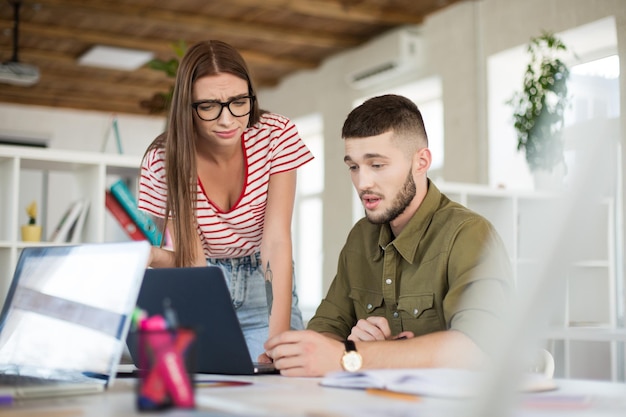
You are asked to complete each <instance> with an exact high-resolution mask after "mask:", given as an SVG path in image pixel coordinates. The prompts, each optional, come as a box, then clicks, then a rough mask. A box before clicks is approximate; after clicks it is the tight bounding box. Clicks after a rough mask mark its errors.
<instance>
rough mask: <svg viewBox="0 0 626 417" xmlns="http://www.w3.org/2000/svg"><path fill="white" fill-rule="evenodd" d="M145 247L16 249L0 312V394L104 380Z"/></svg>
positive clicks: (100, 384) (62, 390) (60, 390)
mask: <svg viewBox="0 0 626 417" xmlns="http://www.w3.org/2000/svg"><path fill="white" fill-rule="evenodd" d="M149 254H150V245H149V244H148V243H147V242H144V241H135V242H124V243H100V244H84V245H74V246H46V247H26V248H23V249H22V251H21V253H20V257H19V259H18V262H17V266H16V269H15V273H14V275H13V280H12V283H11V286H10V287H9V291H8V293H7V296H6V299H5V302H4V305H3V307H2V312H1V313H0V396H1V397H3V398H5V399H6V398H13V399H22V398H41V397H50V396H61V395H73V394H85V393H95V392H100V391H104V390H105V389H106V388H107V387H109V386H111V385H112V384H113V379H114V376H115V373H116V369H117V366H118V364H119V360H120V356H121V355H122V351H123V349H124V342H125V340H126V334H127V332H128V329H129V326H130V316H131V314H132V311H133V309H134V307H135V303H136V300H137V295H138V293H139V288H140V287H141V281H142V278H143V275H144V272H145V269H146V265H147V263H148V258H149Z"/></svg>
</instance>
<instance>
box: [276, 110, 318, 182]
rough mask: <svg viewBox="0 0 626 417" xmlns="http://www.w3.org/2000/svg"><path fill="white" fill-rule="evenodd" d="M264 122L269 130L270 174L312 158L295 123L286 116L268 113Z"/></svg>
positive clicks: (298, 165)
mask: <svg viewBox="0 0 626 417" xmlns="http://www.w3.org/2000/svg"><path fill="white" fill-rule="evenodd" d="M265 123H266V125H267V128H268V129H269V130H270V134H269V136H270V138H271V139H270V141H271V142H270V149H271V153H272V156H271V161H272V162H271V166H270V175H271V174H278V173H280V172H286V171H291V170H293V169H296V168H298V167H300V166H302V165H304V164H306V163H307V162H309V161H310V160H312V159H313V154H312V153H311V151H309V148H307V146H306V145H305V144H304V141H303V140H302V138H301V137H300V134H299V133H298V129H297V128H296V125H295V124H294V123H293V122H292V121H291V120H289V119H288V118H286V117H283V116H280V115H277V114H271V113H270V114H268V115H266V117H265Z"/></svg>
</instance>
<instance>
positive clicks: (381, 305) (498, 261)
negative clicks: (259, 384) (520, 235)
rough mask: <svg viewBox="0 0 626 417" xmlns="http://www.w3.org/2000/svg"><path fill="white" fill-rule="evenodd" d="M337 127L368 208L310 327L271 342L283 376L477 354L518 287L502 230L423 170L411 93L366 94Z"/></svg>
mask: <svg viewBox="0 0 626 417" xmlns="http://www.w3.org/2000/svg"><path fill="white" fill-rule="evenodd" d="M342 137H343V138H344V140H345V151H346V153H345V157H344V161H345V163H346V165H347V166H348V168H349V170H350V175H351V177H352V182H353V184H354V187H355V188H356V191H357V193H358V194H359V196H360V198H361V202H362V203H363V207H364V209H365V218H364V219H361V220H360V221H359V222H358V223H357V224H356V225H355V226H354V227H353V228H352V230H351V232H350V234H349V235H348V238H347V241H346V244H345V246H344V247H343V250H342V251H341V254H340V257H339V264H338V268H337V275H336V277H335V279H334V281H333V283H332V284H331V286H330V289H329V290H328V294H327V295H326V298H325V299H324V300H323V301H322V303H321V304H320V306H319V307H318V309H317V312H316V314H315V316H314V317H313V318H312V319H311V321H310V322H309V325H308V330H305V331H289V332H285V333H282V334H279V335H277V336H274V337H272V338H270V339H269V340H268V341H267V342H266V344H265V349H266V352H267V354H268V355H269V356H270V357H271V358H272V359H273V360H274V363H275V365H276V367H277V368H278V369H280V370H281V373H282V374H283V375H288V376H321V375H324V374H325V373H327V372H329V371H336V370H341V369H342V368H343V369H345V370H349V371H356V370H358V369H360V368H361V367H362V368H406V367H472V366H478V365H479V364H480V363H482V361H483V360H484V359H485V357H486V355H488V353H489V347H490V345H491V344H492V342H490V340H492V339H490V337H492V335H493V333H494V332H497V329H498V326H501V325H502V313H503V312H504V311H505V308H506V305H507V300H508V296H509V294H510V291H511V283H512V281H511V272H510V264H509V257H508V255H507V253H506V250H505V248H504V245H503V243H502V241H501V239H500V237H499V236H498V234H497V232H496V231H495V229H494V228H493V226H492V225H491V224H490V223H489V222H488V221H487V220H486V219H484V218H483V217H481V216H480V215H478V214H476V213H474V212H472V211H470V210H468V209H467V208H465V207H463V206H461V205H459V204H457V203H454V202H452V201H450V200H449V199H448V198H447V197H446V196H445V195H443V194H442V193H441V192H440V191H439V190H438V189H437V187H436V186H435V185H434V184H433V183H432V182H431V181H430V180H429V179H428V177H427V173H428V169H429V167H430V164H431V154H430V150H429V149H428V138H427V136H426V130H425V128H424V123H423V120H422V116H421V113H420V111H419V110H418V108H417V106H416V105H415V104H414V103H412V102H411V101H410V100H408V99H406V98H404V97H401V96H396V95H385V96H380V97H375V98H372V99H370V100H368V101H366V102H365V103H363V104H362V105H361V106H359V107H357V108H356V109H354V110H353V111H352V112H351V113H350V114H349V115H348V117H347V119H346V121H345V123H344V126H343V129H342ZM401 339H402V340H401Z"/></svg>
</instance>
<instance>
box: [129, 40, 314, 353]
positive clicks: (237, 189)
mask: <svg viewBox="0 0 626 417" xmlns="http://www.w3.org/2000/svg"><path fill="white" fill-rule="evenodd" d="M311 159H313V155H312V154H311V153H310V151H309V150H308V149H307V147H306V146H305V144H304V142H303V141H302V139H301V138H300V136H299V134H298V131H297V129H296V127H295V125H294V124H293V123H292V122H291V121H290V120H289V119H287V118H286V117H284V116H281V115H278V114H273V113H269V112H265V111H262V110H260V107H259V103H258V100H257V97H256V92H255V89H254V84H253V82H252V80H251V78H250V75H249V71H248V68H247V65H246V63H245V61H244V60H243V58H242V57H241V55H240V54H239V53H238V52H237V50H235V49H234V48H233V47H231V46H230V45H228V44H226V43H224V42H220V41H215V40H211V41H205V42H200V43H197V44H195V45H194V46H192V47H191V48H190V49H189V50H188V51H187V53H186V54H185V56H184V57H183V59H182V60H181V63H180V66H179V68H178V72H177V76H176V81H175V86H174V94H173V97H172V102H171V107H170V113H169V120H168V126H167V130H166V132H165V133H163V134H162V135H160V136H159V137H157V138H156V139H155V140H154V142H153V143H152V144H151V145H150V146H149V147H148V150H147V151H146V155H145V157H144V159H143V163H142V167H141V177H140V182H139V207H140V209H142V210H144V211H146V212H148V213H150V214H151V215H154V216H156V217H158V218H161V219H163V221H164V222H165V225H166V227H167V229H168V230H169V231H170V234H171V237H172V247H173V250H171V251H170V250H167V249H163V248H158V247H153V248H152V254H151V261H150V266H152V267H155V268H158V267H185V266H204V265H217V266H219V267H221V268H222V270H223V271H224V274H225V276H226V280H227V283H228V285H229V287H230V291H231V296H232V299H233V300H232V301H233V304H234V306H235V308H236V309H237V314H238V317H239V320H240V322H241V326H242V329H243V332H244V336H245V337H246V342H247V343H248V347H249V349H250V354H251V356H252V358H253V359H255V360H259V361H262V362H267V361H270V359H269V358H268V357H267V356H266V355H265V353H264V349H263V343H264V342H265V340H266V339H267V338H268V336H269V337H271V336H273V335H277V334H279V333H281V332H283V331H286V330H289V329H290V328H291V329H301V328H302V327H303V324H302V317H301V313H300V310H299V309H298V305H297V303H298V299H297V295H296V292H295V282H294V276H293V262H292V247H291V218H292V211H293V204H294V196H295V188H296V171H295V170H296V168H298V167H299V166H301V165H303V164H305V163H306V162H308V161H310V160H311ZM266 280H267V281H268V282H271V286H267V287H266ZM266 289H267V290H269V293H266ZM268 312H269V314H268Z"/></svg>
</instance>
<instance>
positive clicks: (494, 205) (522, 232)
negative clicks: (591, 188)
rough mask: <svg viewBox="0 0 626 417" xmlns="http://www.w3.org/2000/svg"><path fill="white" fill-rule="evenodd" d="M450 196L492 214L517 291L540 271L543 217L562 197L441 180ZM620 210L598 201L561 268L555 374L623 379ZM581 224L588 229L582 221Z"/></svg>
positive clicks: (553, 341) (549, 340)
mask: <svg viewBox="0 0 626 417" xmlns="http://www.w3.org/2000/svg"><path fill="white" fill-rule="evenodd" d="M437 186H438V188H439V189H440V190H441V191H442V192H443V193H445V194H446V195H447V196H448V197H449V198H450V199H452V200H454V201H457V202H459V203H461V204H463V205H465V206H466V207H468V208H470V209H471V210H473V211H476V212H477V213H479V214H481V215H483V216H485V217H486V218H487V219H488V220H489V221H490V222H491V223H492V224H493V225H494V227H495V228H496V229H497V230H498V233H499V234H500V236H501V237H502V239H503V241H504V244H505V246H506V248H507V250H508V253H509V255H510V257H511V264H512V267H513V274H514V281H515V284H516V286H517V287H518V288H520V289H521V288H522V287H523V286H524V278H525V277H531V276H533V275H532V274H533V273H535V272H536V267H537V260H538V259H539V258H540V257H541V256H542V255H543V256H545V254H541V253H537V250H536V248H537V247H541V245H537V244H536V243H537V240H536V239H542V238H543V236H544V234H543V233H542V232H543V231H542V230H538V229H539V228H540V227H541V226H540V225H541V222H537V219H539V218H541V216H544V217H545V216H546V215H547V213H550V212H551V210H554V209H555V207H556V205H555V204H554V203H555V201H556V198H557V196H555V195H553V194H548V193H541V192H534V191H514V190H506V189H494V188H489V187H486V186H480V185H467V184H453V183H437ZM615 216H616V210H615V204H614V199H613V198H605V199H604V200H602V201H600V202H598V207H597V210H596V211H595V212H594V216H593V218H591V219H588V224H586V225H585V227H586V229H585V237H586V238H585V239H583V240H582V241H581V242H576V244H575V245H573V247H575V248H576V249H575V251H576V252H575V254H574V258H575V259H576V261H575V262H574V263H573V264H571V265H564V266H563V268H562V270H563V274H565V275H564V277H562V278H563V282H565V288H564V289H563V291H562V294H561V297H560V298H555V299H554V305H555V308H554V314H553V316H552V317H550V318H549V326H548V327H549V331H548V333H547V335H546V338H545V344H546V348H548V350H550V351H551V353H552V354H553V355H554V357H555V362H556V365H557V369H556V376H560V377H568V378H569V377H571V378H591V379H603V380H613V381H616V380H623V379H624V372H625V370H624V362H625V361H624V342H626V330H625V329H624V328H623V327H621V323H620V317H621V314H622V313H621V312H619V307H618V306H620V305H623V302H622V301H623V300H621V299H619V298H618V297H623V295H622V294H619V293H618V291H617V288H619V286H618V285H617V284H618V281H617V280H618V279H620V278H619V277H618V276H617V273H616V265H617V262H618V259H617V255H618V253H621V252H622V250H623V248H618V247H617V240H616V236H615V230H616V224H618V222H617V220H616V218H615ZM579 227H581V226H579Z"/></svg>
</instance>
